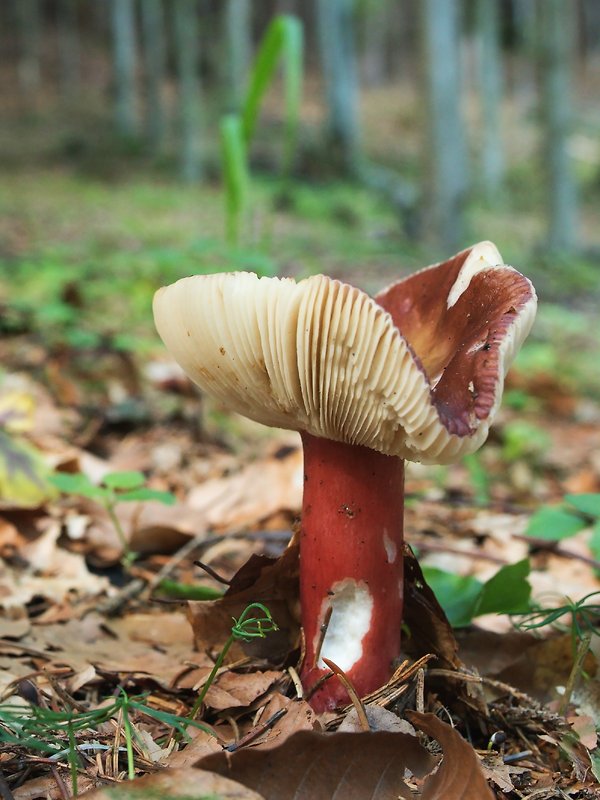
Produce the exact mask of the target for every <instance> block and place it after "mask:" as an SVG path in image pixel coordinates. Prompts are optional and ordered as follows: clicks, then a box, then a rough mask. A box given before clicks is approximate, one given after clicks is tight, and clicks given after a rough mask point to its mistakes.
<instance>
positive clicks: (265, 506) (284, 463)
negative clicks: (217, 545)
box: [187, 447, 304, 530]
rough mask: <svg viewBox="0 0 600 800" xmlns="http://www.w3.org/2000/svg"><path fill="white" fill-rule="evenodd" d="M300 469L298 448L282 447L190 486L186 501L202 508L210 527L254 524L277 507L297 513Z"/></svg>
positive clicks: (271, 514) (300, 491)
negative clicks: (226, 473)
mask: <svg viewBox="0 0 600 800" xmlns="http://www.w3.org/2000/svg"><path fill="white" fill-rule="evenodd" d="M303 487H304V473H303V468H302V452H301V450H300V449H299V448H297V447H296V448H293V449H288V448H285V449H284V450H283V451H280V452H278V453H276V454H275V456H270V457H268V458H262V459H260V460H259V461H255V462H254V463H253V464H249V465H248V466H246V467H244V468H243V469H242V470H240V472H237V473H236V474H235V475H229V476H226V477H224V478H215V479H213V480H208V481H205V482H204V483H202V484H201V485H200V486H198V487H197V488H195V489H192V491H191V492H190V494H189V496H188V498H187V504H188V505H189V507H190V508H192V509H194V510H196V511H199V512H202V513H203V514H204V515H205V518H206V522H207V524H208V526H209V527H211V528H218V529H219V530H232V529H237V528H240V527H246V526H250V525H255V524H256V523H258V522H260V521H261V520H264V519H267V518H268V517H271V516H273V514H276V513H277V512H279V511H281V510H286V511H291V512H292V513H298V511H299V510H300V506H301V504H302V490H303Z"/></svg>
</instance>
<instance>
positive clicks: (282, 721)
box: [240, 692, 321, 750]
mask: <svg viewBox="0 0 600 800" xmlns="http://www.w3.org/2000/svg"><path fill="white" fill-rule="evenodd" d="M283 709H285V714H283V716H279V718H278V719H277V721H276V722H275V723H274V724H273V725H270V726H269V727H268V728H267V730H266V731H265V733H263V734H262V735H261V736H259V737H258V738H257V739H254V740H253V741H252V743H251V744H250V745H249V746H250V747H251V748H252V749H253V750H255V749H259V748H260V749H261V750H269V749H272V748H274V747H278V746H279V745H281V744H283V742H284V741H285V740H286V739H287V738H289V737H290V736H293V735H294V734H295V733H298V731H313V730H316V731H320V730H321V725H320V723H319V721H318V720H317V715H316V713H315V712H314V711H313V710H312V708H311V707H310V706H309V705H308V703H307V702H306V701H305V700H292V699H290V698H289V697H286V696H285V695H282V694H280V693H279V692H273V694H271V695H270V696H269V701H268V703H267V704H266V705H265V706H263V708H262V710H261V713H260V716H258V717H257V718H256V719H255V722H256V726H260V725H263V724H266V723H267V722H268V721H269V720H271V719H273V717H274V716H275V715H277V713H278V712H279V711H282V710H283ZM254 729H255V728H254ZM251 730H252V727H249V728H248V730H247V731H244V733H249V732H250V731H251ZM240 733H241V731H240Z"/></svg>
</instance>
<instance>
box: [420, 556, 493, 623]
mask: <svg viewBox="0 0 600 800" xmlns="http://www.w3.org/2000/svg"><path fill="white" fill-rule="evenodd" d="M423 576H424V577H425V580H426V581H427V583H428V584H429V586H430V588H431V589H432V590H433V593H434V594H435V596H436V597H437V599H438V601H439V603H440V605H441V606H442V608H443V609H444V611H445V613H446V616H447V617H448V621H449V622H450V624H451V625H452V627H454V628H461V627H464V626H465V625H469V623H470V622H471V620H472V619H473V616H474V611H475V608H476V606H477V603H478V601H479V597H480V594H481V591H482V589H483V585H482V583H481V581H479V580H477V578H474V577H473V576H472V575H455V574H454V573H452V572H446V571H445V570H443V569H438V568H437V567H427V566H424V567H423Z"/></svg>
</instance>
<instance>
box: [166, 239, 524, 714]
mask: <svg viewBox="0 0 600 800" xmlns="http://www.w3.org/2000/svg"><path fill="white" fill-rule="evenodd" d="M535 309H536V296H535V292H534V289H533V287H532V285H531V283H530V282H529V281H528V280H527V279H526V278H525V277H523V276H522V275H521V274H519V273H518V272H517V271H516V270H514V269H513V268H512V267H508V266H505V265H503V264H502V259H501V256H500V254H499V253H498V250H497V249H496V247H495V246H494V245H493V244H491V243H490V242H483V243H481V244H478V245H475V246H473V247H471V248H470V249H468V250H464V251H463V252H461V253H459V254H458V255H456V256H454V257H453V258H451V259H449V260H448V261H445V262H443V263H440V264H435V265H433V266H431V267H427V268H425V269H423V270H421V271H420V272H417V273H416V274H414V275H411V276H409V277H408V278H406V279H403V280H400V281H398V282H397V283H394V284H393V285H391V286H390V287H389V288H387V289H385V290H384V291H382V292H381V293H380V294H379V295H377V297H376V298H375V299H371V298H370V297H369V296H368V295H367V294H365V293H364V292H362V291H360V290H359V289H357V288H355V287H353V286H350V285H348V284H346V283H342V282H340V281H338V280H332V279H330V278H328V277H325V276H323V275H317V276H313V277H309V278H306V279H305V280H301V281H299V282H298V283H296V282H295V281H294V280H292V279H289V278H282V279H279V278H258V277H257V276H256V275H254V274H252V273H246V272H238V273H220V274H215V275H204V276H193V277H189V278H183V279H182V280H180V281H178V282H177V283H174V284H172V285H171V286H168V287H165V288H162V289H160V290H159V291H158V292H157V293H156V296H155V299H154V316H155V322H156V327H157V329H158V332H159V334H160V336H161V338H162V340H163V341H164V343H165V345H166V347H167V348H168V350H170V352H171V354H172V355H173V356H174V357H175V359H176V361H177V362H178V363H179V364H180V365H181V366H182V367H183V369H184V370H185V371H186V372H187V374H188V375H189V376H190V378H191V379H192V380H193V381H194V382H195V383H196V384H198V386H200V388H201V389H202V390H203V391H205V392H206V393H207V394H209V395H212V397H214V398H216V399H217V400H218V401H220V402H221V403H223V404H224V405H225V406H226V407H228V408H229V409H231V410H233V411H237V412H238V413H241V414H244V415H245V416H247V417H250V418H251V419H254V420H256V421H258V422H261V423H264V424H265V425H270V426H276V427H281V428H287V429H292V430H297V431H299V432H300V434H301V437H302V443H303V447H304V497H303V505H302V522H301V534H300V599H301V616H302V626H303V630H304V641H305V654H304V662H303V668H302V675H301V676H302V680H303V684H304V686H305V689H307V690H311V689H313V688H314V687H315V685H316V684H317V683H318V681H319V680H320V679H321V678H322V677H323V676H325V675H327V674H328V669H327V667H326V665H325V663H324V661H323V658H327V659H330V660H331V661H333V662H335V664H337V665H338V666H339V667H340V668H341V669H342V670H343V672H344V673H345V674H346V676H347V678H348V679H349V680H350V681H351V683H352V684H353V685H354V687H355V689H356V691H357V692H358V693H359V695H361V696H364V695H365V694H367V693H369V692H371V691H373V690H374V689H376V688H378V687H379V686H381V685H382V684H384V683H385V682H386V680H387V679H388V678H389V676H390V674H391V672H392V669H393V664H394V660H395V659H397V658H398V656H399V652H400V627H401V619H402V603H403V572H402V570H403V497H404V485H403V478H404V460H405V459H409V460H412V461H422V462H425V463H436V464H445V463H451V462H454V461H456V460H458V459H460V458H461V456H463V455H465V454H466V453H472V452H473V451H475V450H476V449H477V448H478V447H479V446H480V445H481V444H482V443H483V442H484V440H485V439H486V437H487V434H488V430H489V427H490V424H491V422H492V419H493V417H494V415H495V413H496V411H497V409H498V406H499V404H500V400H501V396H502V390H503V382H504V376H505V374H506V372H507V370H508V367H509V365H510V364H511V362H512V360H513V359H514V357H515V355H516V353H517V351H518V349H519V347H520V346H521V344H522V342H523V340H524V339H525V337H526V336H527V334H528V332H529V330H530V328H531V325H532V323H533V319H534V316H535ZM346 700H347V694H346V690H345V688H344V687H343V686H342V684H341V683H340V682H339V681H338V680H336V679H332V680H328V681H324V682H323V683H322V685H321V686H319V687H318V688H317V690H316V691H315V692H314V694H313V695H312V698H311V703H312V705H313V707H314V708H315V709H317V710H325V709H331V708H333V707H335V706H336V705H339V704H340V703H342V702H345V701H346Z"/></svg>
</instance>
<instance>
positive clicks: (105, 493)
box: [50, 471, 176, 569]
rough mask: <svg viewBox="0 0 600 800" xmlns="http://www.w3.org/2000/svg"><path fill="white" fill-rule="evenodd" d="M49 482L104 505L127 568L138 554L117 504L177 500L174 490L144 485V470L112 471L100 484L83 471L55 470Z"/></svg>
mask: <svg viewBox="0 0 600 800" xmlns="http://www.w3.org/2000/svg"><path fill="white" fill-rule="evenodd" d="M50 481H51V483H52V484H53V485H54V486H56V488H57V489H59V490H60V491H61V492H62V493H63V494H68V495H69V494H70V495H76V496H78V497H87V498H89V499H90V500H94V501H95V502H97V503H100V505H102V506H103V507H104V509H105V511H106V513H107V514H108V517H109V519H110V521H111V523H112V525H113V528H114V529H115V533H116V534H117V536H118V538H119V542H120V543H121V547H122V548H123V558H122V559H121V563H122V564H123V566H124V567H125V569H129V567H130V566H131V565H132V564H133V562H134V561H135V559H136V558H137V553H134V552H133V551H132V550H131V549H130V548H129V544H128V541H127V536H126V535H125V531H124V530H123V526H122V525H121V522H120V520H119V518H118V516H117V514H116V511H115V508H116V506H117V504H118V503H131V502H141V501H144V500H157V501H158V502H159V503H164V504H165V505H173V503H174V502H175V500H176V498H175V495H173V494H171V492H162V491H157V490H156V489H150V488H149V487H148V486H146V485H145V483H146V478H145V476H144V475H143V473H141V472H135V471H128V472H109V473H108V474H107V475H105V476H104V478H103V479H102V481H101V483H100V484H99V485H96V484H95V483H92V482H91V480H90V479H89V478H88V477H87V475H84V474H83V473H81V472H79V473H76V474H70V473H67V472H56V473H55V474H54V475H52V476H51V477H50Z"/></svg>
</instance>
